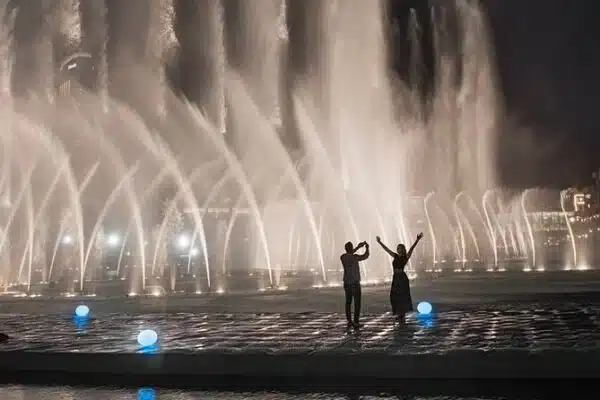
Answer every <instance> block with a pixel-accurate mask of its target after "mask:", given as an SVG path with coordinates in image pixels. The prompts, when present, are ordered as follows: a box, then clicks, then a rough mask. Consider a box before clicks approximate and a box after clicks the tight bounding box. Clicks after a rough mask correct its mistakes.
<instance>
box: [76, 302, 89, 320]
mask: <svg viewBox="0 0 600 400" xmlns="http://www.w3.org/2000/svg"><path fill="white" fill-rule="evenodd" d="M75 315H76V316H77V317H79V318H86V317H89V316H90V308H89V307H88V306H84V305H80V306H77V308H76V309H75Z"/></svg>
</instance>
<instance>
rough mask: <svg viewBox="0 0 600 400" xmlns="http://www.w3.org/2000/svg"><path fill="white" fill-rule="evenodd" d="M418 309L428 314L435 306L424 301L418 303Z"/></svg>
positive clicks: (421, 312) (423, 313)
mask: <svg viewBox="0 0 600 400" xmlns="http://www.w3.org/2000/svg"><path fill="white" fill-rule="evenodd" d="M417 311H418V312H419V314H422V315H428V314H431V312H432V311H433V306H432V305H431V303H429V302H427V301H422V302H420V303H419V304H418V305H417Z"/></svg>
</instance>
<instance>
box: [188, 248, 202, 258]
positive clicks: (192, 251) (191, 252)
mask: <svg viewBox="0 0 600 400" xmlns="http://www.w3.org/2000/svg"><path fill="white" fill-rule="evenodd" d="M198 254H200V249H198V248H197V247H194V248H193V249H192V250H191V251H190V256H192V257H198Z"/></svg>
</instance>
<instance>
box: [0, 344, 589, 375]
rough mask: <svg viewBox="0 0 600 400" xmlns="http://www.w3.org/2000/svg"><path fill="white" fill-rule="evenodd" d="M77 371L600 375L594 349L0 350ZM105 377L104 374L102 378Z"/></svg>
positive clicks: (11, 370) (27, 369) (2, 361)
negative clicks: (400, 352) (404, 351)
mask: <svg viewBox="0 0 600 400" xmlns="http://www.w3.org/2000/svg"><path fill="white" fill-rule="evenodd" d="M71 372H73V373H79V374H93V375H95V376H97V377H101V376H102V375H107V376H108V375H115V374H117V375H123V376H127V375H132V376H133V375H136V376H164V377H169V376H171V377H189V378H194V377H197V378H201V377H205V378H211V377H222V376H239V377H246V378H256V379H263V378H264V379H267V378H268V379H278V378H282V379H294V380H295V379H300V380H303V379H318V380H320V379H325V380H328V379H330V380H332V381H335V380H338V379H357V380H361V379H381V380H390V379H391V380H395V379H535V378H545V379H548V378H558V379H560V378H600V351H597V350H593V351H573V350H547V351H541V352H529V351H520V350H514V351H512V350H510V351H489V352H486V351H472V350H469V351H461V350H456V351H450V352H446V353H443V354H442V353H437V354H411V355H390V354H384V353H371V352H358V353H353V354H343V353H335V354H329V353H325V352H323V353H315V354H304V355H299V354H295V355H291V354H265V353H250V352H247V353H238V354H231V353H229V354H227V353H220V352H203V353H193V354H190V353H158V354H136V353H129V354H127V353H42V352H26V351H24V352H22V351H14V352H0V375H2V374H15V373H20V374H29V373H31V374H35V373H49V374H50V373H71ZM107 383H110V382H107Z"/></svg>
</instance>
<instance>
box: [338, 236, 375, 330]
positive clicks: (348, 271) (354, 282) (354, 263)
mask: <svg viewBox="0 0 600 400" xmlns="http://www.w3.org/2000/svg"><path fill="white" fill-rule="evenodd" d="M361 247H364V248H365V252H364V253H363V254H360V255H358V254H354V253H356V251H357V250H358V249H360V248H361ZM344 248H345V249H346V252H345V253H344V254H342V255H341V256H340V260H341V261H342V266H343V267H344V292H345V294H346V319H347V320H348V328H350V327H352V326H353V327H355V328H360V300H361V287H360V267H359V266H358V263H359V262H360V261H363V260H366V259H367V258H369V244H368V243H367V242H362V243H359V244H358V246H356V248H354V245H353V244H352V242H348V243H346V245H345V246H344ZM352 301H354V320H352V314H351V312H350V311H351V308H352Z"/></svg>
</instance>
